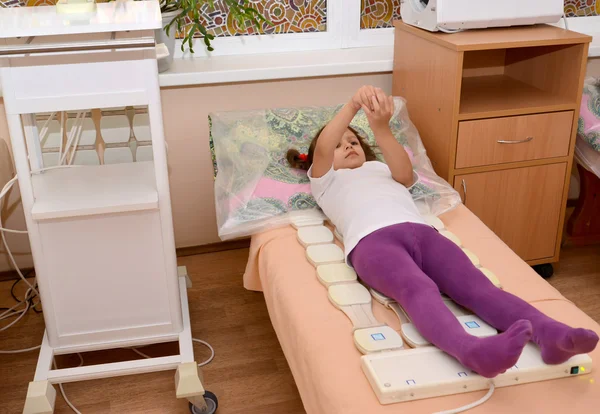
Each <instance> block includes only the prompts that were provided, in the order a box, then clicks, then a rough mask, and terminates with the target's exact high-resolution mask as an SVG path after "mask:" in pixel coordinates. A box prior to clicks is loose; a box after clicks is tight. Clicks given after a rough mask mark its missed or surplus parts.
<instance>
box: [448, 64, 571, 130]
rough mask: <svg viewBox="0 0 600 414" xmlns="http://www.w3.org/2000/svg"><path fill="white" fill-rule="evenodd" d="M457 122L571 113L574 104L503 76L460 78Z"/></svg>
mask: <svg viewBox="0 0 600 414" xmlns="http://www.w3.org/2000/svg"><path fill="white" fill-rule="evenodd" d="M462 82H463V84H462V93H461V97H460V112H459V119H460V120H467V119H479V118H493V117H496V116H513V115H523V114H531V113H542V112H556V111H565V110H574V109H575V106H576V105H575V103H574V102H569V101H568V100H565V99H564V98H562V97H560V96H557V95H554V94H552V93H551V92H548V91H544V90H542V89H539V88H536V87H535V86H532V85H529V84H527V83H525V82H521V81H519V80H517V79H513V78H511V77H509V76H506V75H490V76H475V77H467V78H463V81H462Z"/></svg>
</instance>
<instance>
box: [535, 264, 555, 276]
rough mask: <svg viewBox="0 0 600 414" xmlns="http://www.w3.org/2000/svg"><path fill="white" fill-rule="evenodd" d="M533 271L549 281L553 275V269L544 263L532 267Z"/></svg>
mask: <svg viewBox="0 0 600 414" xmlns="http://www.w3.org/2000/svg"><path fill="white" fill-rule="evenodd" d="M533 270H535V271H536V272H537V274H538V275H540V276H541V277H542V278H544V279H550V278H551V277H552V275H553V274H554V267H552V264H551V263H544V264H541V265H537V266H533Z"/></svg>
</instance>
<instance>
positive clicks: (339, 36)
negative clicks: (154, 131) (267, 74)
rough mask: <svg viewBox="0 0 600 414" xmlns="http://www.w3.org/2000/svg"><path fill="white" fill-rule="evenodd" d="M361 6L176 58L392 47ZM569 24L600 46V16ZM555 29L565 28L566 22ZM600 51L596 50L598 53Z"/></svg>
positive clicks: (341, 3) (330, 4) (345, 6)
mask: <svg viewBox="0 0 600 414" xmlns="http://www.w3.org/2000/svg"><path fill="white" fill-rule="evenodd" d="M360 3H361V1H360V0H328V1H327V31H326V32H314V33H289V34H274V35H249V36H231V37H220V38H216V39H215V40H213V46H214V48H215V50H214V51H213V52H208V51H207V50H206V48H205V46H204V42H203V41H202V39H201V38H198V39H194V43H193V44H194V51H195V53H194V54H192V53H190V52H189V50H186V51H185V52H182V51H181V44H182V41H181V39H177V41H176V42H175V51H174V57H175V58H176V59H177V58H184V59H189V58H201V57H209V56H210V57H213V56H215V57H216V56H233V55H252V54H270V53H285V52H300V51H311V50H331V49H336V50H339V49H349V48H365V47H382V46H392V45H393V44H394V28H393V27H390V28H381V29H361V28H360V15H361V8H360ZM567 22H568V25H569V29H570V30H574V31H578V32H581V33H585V34H588V35H591V36H594V37H595V38H594V45H598V44H600V16H585V17H569V18H567ZM554 26H558V27H564V22H563V20H562V19H561V21H560V22H558V23H555V24H554ZM186 49H187V48H186ZM596 49H597V47H596V46H594V50H596ZM593 56H597V53H596V52H594V53H593Z"/></svg>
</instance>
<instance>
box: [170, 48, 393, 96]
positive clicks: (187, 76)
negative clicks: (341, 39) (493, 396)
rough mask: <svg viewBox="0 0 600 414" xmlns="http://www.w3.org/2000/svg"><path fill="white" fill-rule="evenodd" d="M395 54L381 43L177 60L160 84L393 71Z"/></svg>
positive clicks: (200, 83)
mask: <svg viewBox="0 0 600 414" xmlns="http://www.w3.org/2000/svg"><path fill="white" fill-rule="evenodd" d="M393 57H394V50H393V48H392V47H388V46H381V47H372V48H355V49H335V50H311V51H305V52H286V53H271V54H257V55H237V56H217V57H212V58H195V59H175V60H174V61H173V65H172V66H171V68H170V69H169V70H168V71H166V72H164V73H161V74H160V76H159V80H160V86H162V87H168V86H186V85H202V84H215V83H232V82H248V81H258V80H271V79H290V78H308V77H315V76H340V75H352V74H362V73H382V72H384V73H385V72H391V71H392V66H393Z"/></svg>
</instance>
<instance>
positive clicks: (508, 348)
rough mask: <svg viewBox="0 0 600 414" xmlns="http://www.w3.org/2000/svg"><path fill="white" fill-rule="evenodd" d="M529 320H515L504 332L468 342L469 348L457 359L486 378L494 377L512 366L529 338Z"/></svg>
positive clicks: (530, 331)
mask: <svg viewBox="0 0 600 414" xmlns="http://www.w3.org/2000/svg"><path fill="white" fill-rule="evenodd" d="M531 333H532V327H531V322H529V321H526V320H520V321H517V322H515V323H514V324H513V325H512V326H511V327H510V328H508V330H507V331H506V332H503V333H501V334H499V335H495V336H490V337H488V338H479V339H477V340H476V341H470V342H469V345H468V346H469V348H468V350H466V351H465V352H463V355H462V356H459V357H458V360H459V361H460V362H461V363H462V364H463V365H464V366H465V367H467V368H470V369H472V370H473V371H475V372H477V373H478V374H479V375H481V376H483V377H486V378H494V377H495V376H496V375H498V374H502V373H503V372H505V371H506V370H507V369H509V368H511V367H513V366H514V365H515V364H516V363H517V361H518V360H519V357H520V356H521V353H522V352H523V348H524V347H525V345H527V342H529V340H530V339H531Z"/></svg>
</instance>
